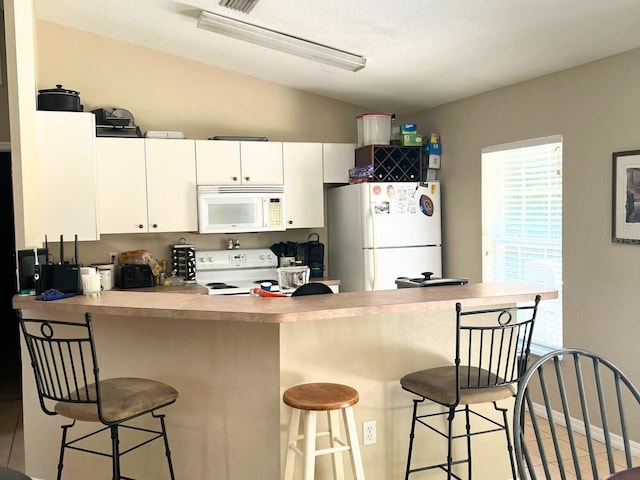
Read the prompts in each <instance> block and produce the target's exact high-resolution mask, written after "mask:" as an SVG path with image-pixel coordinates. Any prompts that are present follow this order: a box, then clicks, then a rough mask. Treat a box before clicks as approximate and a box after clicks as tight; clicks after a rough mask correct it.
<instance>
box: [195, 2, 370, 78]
mask: <svg viewBox="0 0 640 480" xmlns="http://www.w3.org/2000/svg"><path fill="white" fill-rule="evenodd" d="M198 28H202V29H204V30H209V31H211V32H214V33H219V34H221V35H226V36H228V37H232V38H235V39H238V40H244V41H245V42H250V43H254V44H256V45H260V46H263V47H267V48H272V49H274V50H278V51H280V52H284V53H290V54H292V55H297V56H299V57H302V58H306V59H309V60H314V61H316V62H320V63H324V64H325V65H331V66H332V67H338V68H344V69H345V70H350V71H352V72H357V71H358V70H360V69H362V68H364V66H365V65H366V63H367V59H366V58H364V57H362V56H360V55H356V54H353V53H349V52H345V51H343V50H338V49H336V48H332V47H327V46H326V45H322V44H319V43H315V42H310V41H309V40H304V39H302V38H298V37H294V36H292V35H287V34H286V33H281V32H277V31H275V30H269V29H268V28H263V27H258V26H257V25H252V24H250V23H247V22H243V21H240V20H235V19H233V18H229V17H225V16H223V15H218V14H215V13H211V12H207V11H205V10H203V11H202V13H200V18H198Z"/></svg>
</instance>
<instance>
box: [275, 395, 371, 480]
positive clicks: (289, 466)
mask: <svg viewBox="0 0 640 480" xmlns="http://www.w3.org/2000/svg"><path fill="white" fill-rule="evenodd" d="M282 399H283V401H284V403H285V404H286V405H288V406H290V407H291V408H292V410H291V422H290V424H289V436H288V438H287V455H286V463H285V468H284V479H285V480H292V479H293V470H294V463H295V459H296V455H300V456H301V457H302V458H303V460H304V470H303V471H304V477H303V478H304V480H312V479H313V478H314V472H315V464H316V457H317V456H320V455H327V454H331V455H332V460H333V473H334V476H335V478H336V479H343V478H344V470H343V463H342V452H345V451H348V452H349V453H350V458H351V466H352V468H353V472H354V474H355V478H356V479H357V480H364V469H363V467H362V457H361V456H360V446H359V443H358V433H357V430H356V421H355V418H354V415H353V405H355V404H356V403H358V400H359V397H358V392H357V391H356V390H355V389H354V388H351V387H349V386H347V385H340V384H336V383H306V384H302V385H296V386H294V387H291V388H289V389H288V390H287V391H286V392H284V395H283V396H282ZM323 411H324V412H327V414H328V420H329V430H325V431H320V432H318V431H316V426H317V413H318V412H323ZM302 412H304V427H303V433H302V434H299V426H300V414H301V413H302ZM340 412H342V416H343V421H344V424H345V428H346V433H347V441H346V442H344V441H342V440H341V439H340V417H339V413H340ZM326 435H329V442H330V447H329V448H324V449H318V448H317V447H316V438H317V437H319V436H326ZM299 440H303V441H304V443H303V448H302V450H300V449H299V448H298V446H297V445H298V441H299Z"/></svg>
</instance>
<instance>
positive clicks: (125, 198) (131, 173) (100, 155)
mask: <svg viewBox="0 0 640 480" xmlns="http://www.w3.org/2000/svg"><path fill="white" fill-rule="evenodd" d="M96 160H97V164H98V198H99V205H100V208H99V212H100V232H101V233H137V232H147V231H148V225H147V173H146V167H145V156H144V139H142V138H109V137H98V138H96Z"/></svg>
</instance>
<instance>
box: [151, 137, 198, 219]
mask: <svg viewBox="0 0 640 480" xmlns="http://www.w3.org/2000/svg"><path fill="white" fill-rule="evenodd" d="M194 143H195V142H194V141H193V140H174V139H149V138H147V139H145V155H146V165H147V211H148V218H149V231H150V232H194V231H197V230H198V213H197V205H198V203H197V199H196V157H195V145H194Z"/></svg>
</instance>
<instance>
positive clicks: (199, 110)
mask: <svg viewBox="0 0 640 480" xmlns="http://www.w3.org/2000/svg"><path fill="white" fill-rule="evenodd" d="M36 29H37V30H36V33H37V51H38V61H37V70H38V77H37V88H38V89H44V88H53V87H54V86H55V85H56V84H62V85H63V86H64V87H66V88H69V89H72V90H77V91H79V92H80V98H81V101H82V104H83V105H84V110H85V111H90V110H93V109H96V108H101V107H118V108H124V109H126V110H129V111H130V112H131V113H132V114H133V116H134V118H135V121H136V124H137V125H139V126H140V128H141V129H142V131H143V132H146V131H148V130H177V131H182V132H184V133H185V134H186V136H187V137H188V138H196V139H206V138H208V137H210V136H213V135H254V136H266V137H268V138H269V139H270V140H274V141H301V142H355V140H356V136H357V135H356V122H355V116H356V115H359V114H360V113H362V112H363V111H365V110H366V109H364V108H363V107H360V106H356V105H351V104H346V103H343V102H338V101H335V100H331V99H328V98H324V97H320V96H318V95H312V94H309V93H305V92H302V91H300V90H295V89H291V88H287V87H283V86H280V85H276V84H273V83H269V82H265V81H261V80H257V79H254V78H251V77H247V76H243V75H239V74H235V73H233V72H229V71H225V70H221V69H218V68H213V67H209V66H206V65H203V64H200V63H197V62H193V61H189V60H184V59H181V58H178V57H175V56H172V55H167V54H163V53H159V52H156V51H153V50H149V49H146V48H141V47H137V46H134V45H130V44H127V43H123V42H119V41H115V40H111V39H108V38H105V37H100V36H97V35H92V34H89V33H85V32H81V31H79V30H73V29H69V28H65V27H62V26H60V25H56V24H53V23H49V22H42V21H37V22H36ZM170 189H171V185H167V191H170ZM124 194H126V192H125V193H124ZM312 231H313V232H315V231H317V232H318V233H319V235H320V238H321V241H323V242H326V239H327V234H326V230H325V229H313V230H307V229H302V230H290V231H288V232H279V233H269V234H259V235H256V234H242V235H237V237H238V238H239V239H240V240H241V244H242V246H243V247H247V248H255V247H269V246H271V245H272V244H273V243H276V242H279V241H282V240H292V241H306V240H307V238H308V235H309V233H311V232H312ZM180 237H185V238H186V239H187V241H188V242H190V243H195V244H196V245H197V247H198V248H200V249H219V248H224V245H225V238H227V236H225V235H198V234H141V235H103V236H102V239H101V241H99V242H82V243H81V245H80V248H79V257H80V259H81V261H82V262H84V263H94V262H104V261H106V260H107V259H108V253H109V252H110V251H122V250H129V249H139V248H144V249H148V250H150V251H151V253H152V254H153V255H154V256H156V257H157V258H159V259H162V258H165V255H168V252H169V245H170V244H172V243H176V242H177V241H178V239H179V238H180ZM235 237H236V236H234V238H235ZM51 248H53V249H55V250H57V249H58V246H57V244H52V245H51ZM325 260H326V259H325ZM325 264H327V265H328V262H327V261H325Z"/></svg>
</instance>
